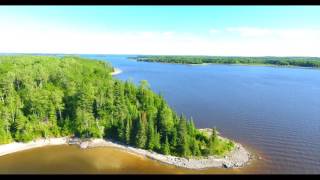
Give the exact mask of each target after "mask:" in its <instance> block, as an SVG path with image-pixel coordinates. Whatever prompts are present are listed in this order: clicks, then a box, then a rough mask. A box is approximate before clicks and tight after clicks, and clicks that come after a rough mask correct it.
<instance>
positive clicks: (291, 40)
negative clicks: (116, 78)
mask: <svg viewBox="0 0 320 180" xmlns="http://www.w3.org/2000/svg"><path fill="white" fill-rule="evenodd" d="M319 47H320V6H0V53H66V54H149V55H151V54H153V55H214V56H318V57H319V56H320V48H319Z"/></svg>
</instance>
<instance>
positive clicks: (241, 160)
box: [0, 55, 252, 169]
mask: <svg viewBox="0 0 320 180" xmlns="http://www.w3.org/2000/svg"><path fill="white" fill-rule="evenodd" d="M114 72H116V71H115V69H114V68H113V67H112V66H111V64H109V63H107V62H105V61H99V60H92V59H85V58H81V57H77V56H63V57H56V56H31V55H24V56H21V55H17V56H0V144H1V145H0V155H5V154H8V153H13V152H17V151H20V150H25V149H30V148H34V147H41V146H45V145H58V144H76V145H79V146H80V147H81V148H92V147H100V146H110V147H117V148H121V149H123V150H126V151H128V152H132V153H136V154H140V155H143V156H145V157H148V158H151V159H154V160H158V161H160V162H163V163H167V164H172V165H175V166H178V167H184V168H191V169H201V168H209V167H221V168H231V167H232V168H235V167H243V166H244V165H246V164H247V163H248V162H249V160H250V159H251V157H252V156H251V153H249V152H248V151H247V150H246V149H245V148H244V147H243V146H242V145H241V144H239V143H237V142H234V141H232V140H230V139H227V138H224V137H222V136H220V135H219V132H218V131H217V129H216V128H208V129H197V128H196V127H195V125H194V121H193V120H192V119H191V118H190V119H188V118H186V117H185V116H184V115H183V114H181V115H178V114H177V113H176V112H175V111H174V110H173V109H172V108H171V107H170V106H169V105H168V104H167V102H166V101H165V99H164V98H163V97H162V96H161V95H159V94H156V93H154V92H153V91H152V90H151V88H150V86H149V84H148V82H147V81H141V82H140V84H139V85H138V86H137V85H135V84H134V83H133V82H131V81H121V80H118V79H115V78H113V77H112V75H114ZM118 72H119V71H118Z"/></svg>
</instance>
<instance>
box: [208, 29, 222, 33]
mask: <svg viewBox="0 0 320 180" xmlns="http://www.w3.org/2000/svg"><path fill="white" fill-rule="evenodd" d="M209 32H210V33H212V34H215V33H218V32H220V30H218V29H210V30H209Z"/></svg>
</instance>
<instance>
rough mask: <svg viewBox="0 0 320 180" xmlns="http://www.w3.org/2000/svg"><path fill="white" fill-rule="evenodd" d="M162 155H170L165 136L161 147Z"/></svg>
mask: <svg viewBox="0 0 320 180" xmlns="http://www.w3.org/2000/svg"><path fill="white" fill-rule="evenodd" d="M162 153H163V154H165V155H168V154H170V144H169V141H168V137H167V136H166V138H165V142H164V144H163V146H162Z"/></svg>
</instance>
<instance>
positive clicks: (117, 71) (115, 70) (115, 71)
mask: <svg viewBox="0 0 320 180" xmlns="http://www.w3.org/2000/svg"><path fill="white" fill-rule="evenodd" d="M120 73H122V70H121V69H119V68H114V71H113V72H112V73H110V74H111V76H114V75H117V74H120Z"/></svg>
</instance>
